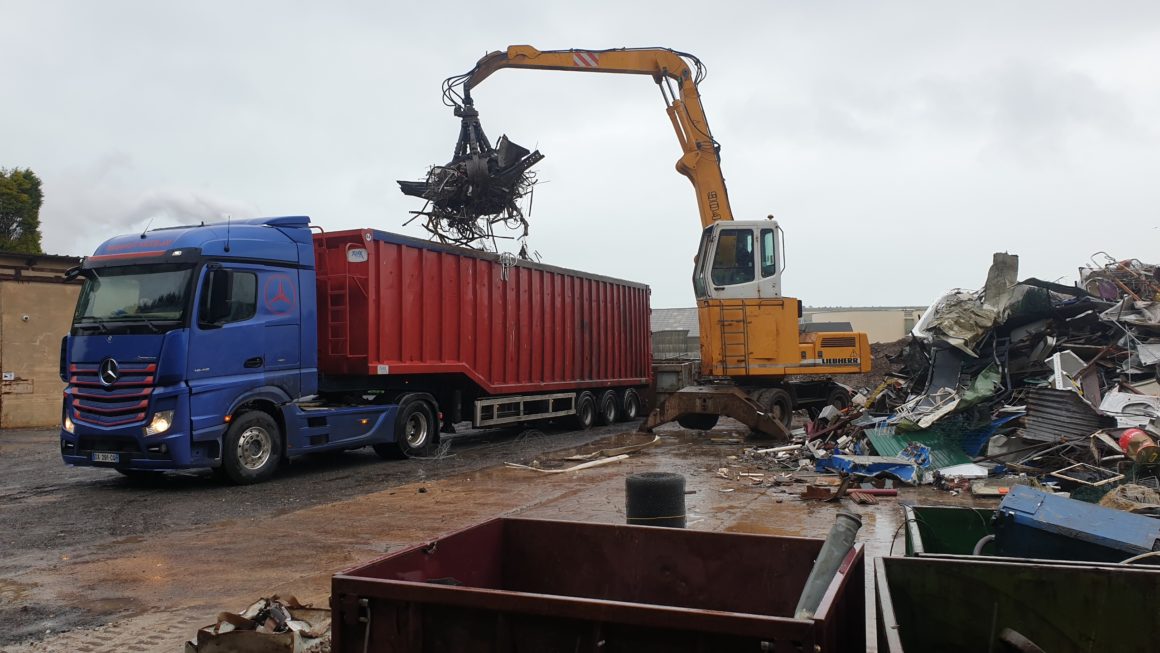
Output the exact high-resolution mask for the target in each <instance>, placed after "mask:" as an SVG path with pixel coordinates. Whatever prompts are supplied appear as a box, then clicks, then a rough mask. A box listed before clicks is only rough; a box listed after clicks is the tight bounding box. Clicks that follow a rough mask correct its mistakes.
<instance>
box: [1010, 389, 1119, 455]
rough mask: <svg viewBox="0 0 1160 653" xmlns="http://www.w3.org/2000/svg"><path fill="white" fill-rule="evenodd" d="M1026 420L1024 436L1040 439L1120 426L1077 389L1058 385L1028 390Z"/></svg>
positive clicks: (1081, 434)
mask: <svg viewBox="0 0 1160 653" xmlns="http://www.w3.org/2000/svg"><path fill="white" fill-rule="evenodd" d="M1026 423H1027V428H1025V429H1024V430H1023V437H1025V438H1028V439H1030V440H1036V441H1040V442H1055V441H1057V440H1059V439H1060V438H1076V437H1083V436H1085V435H1091V434H1092V433H1095V432H1096V431H1098V430H1100V429H1102V428H1115V426H1116V420H1114V419H1112V418H1111V417H1107V416H1105V415H1100V414H1099V413H1098V412H1096V409H1094V408H1092V407H1091V405H1089V404H1088V403H1087V402H1086V401H1084V400H1083V398H1082V397H1080V396H1079V395H1078V394H1076V393H1075V392H1072V391H1071V390H1056V389H1054V388H1032V389H1031V390H1029V391H1028V392H1027V418H1026Z"/></svg>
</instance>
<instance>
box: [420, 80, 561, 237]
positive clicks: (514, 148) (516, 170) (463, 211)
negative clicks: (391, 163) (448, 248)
mask: <svg viewBox="0 0 1160 653" xmlns="http://www.w3.org/2000/svg"><path fill="white" fill-rule="evenodd" d="M453 106H454V108H455V115H456V116H458V117H459V118H460V128H459V140H458V141H457V142H456V144H455V151H454V153H453V155H452V157H451V161H450V162H448V163H447V164H445V165H437V166H432V167H431V168H430V169H429V170H428V171H427V178H426V179H425V180H423V181H399V188H400V190H402V191H403V193H404V194H405V195H411V196H413V197H419V198H422V199H425V200H427V203H426V204H425V205H424V207H423V208H422V209H421V210H419V211H412V213H413V214H414V215H415V217H413V218H411V220H408V221H407V224H409V223H410V222H411V221H413V220H415V219H416V218H420V217H422V218H424V223H423V227H424V228H425V229H426V230H427V231H428V232H430V233H431V235H432V236H433V237H434V238H435V239H436V240H439V241H440V242H444V243H448V244H452V245H460V246H465V247H477V248H486V245H487V244H488V241H490V245H491V249H492V250H493V251H498V246H497V243H496V239H497V238H518V239H519V240H520V241H521V244H522V246H521V249H520V257H521V258H528V254H527V243H526V241H525V239H526V238H527V235H528V221H527V218H526V216H525V213H524V210H523V208H522V207H521V205H520V204H521V201H522V200H523V199H524V198H525V197H527V198H528V213H529V214H530V213H531V193H532V188H533V187H534V186H535V183H536V177H535V174H534V173H532V172H531V171H530V168H531V167H532V166H534V165H535V164H537V163H539V162H540V160H541V159H543V158H544V155H543V154H540V152H539V151H535V152H532V151H529V150H528V149H527V148H524V147H521V146H519V145H517V144H515V143H513V142H512V141H510V140H509V139H508V137H507V136H501V137H500V139H499V141H498V142H497V143H496V145H495V146H494V147H493V146H492V144H491V142H490V141H489V140H488V138H487V135H486V134H484V132H483V127H482V126H481V125H480V122H479V112H478V111H477V110H476V109H475V107H474V106H472V105H471V104H470V103H465V104H462V105H460V104H459V103H458V102H456V103H455V104H454V105H453ZM499 227H502V228H505V229H507V230H509V231H515V232H517V234H518V235H515V236H512V235H505V234H502V233H497V228H499Z"/></svg>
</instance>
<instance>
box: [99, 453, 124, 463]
mask: <svg viewBox="0 0 1160 653" xmlns="http://www.w3.org/2000/svg"><path fill="white" fill-rule="evenodd" d="M93 462H95V463H119V462H121V454H119V453H101V452H99V451H96V452H93Z"/></svg>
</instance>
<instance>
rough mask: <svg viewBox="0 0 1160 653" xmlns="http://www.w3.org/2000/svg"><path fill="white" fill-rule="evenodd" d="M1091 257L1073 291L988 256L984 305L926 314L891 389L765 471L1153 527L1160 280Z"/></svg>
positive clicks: (1011, 260) (956, 302)
mask: <svg viewBox="0 0 1160 653" xmlns="http://www.w3.org/2000/svg"><path fill="white" fill-rule="evenodd" d="M1097 256H1100V257H1102V258H1101V259H1100V260H1098V261H1097V260H1095V259H1093V262H1092V263H1091V264H1089V265H1087V266H1085V267H1083V268H1081V269H1080V271H1079V279H1078V282H1077V283H1076V284H1075V285H1073V286H1069V285H1064V284H1060V283H1053V282H1047V281H1041V280H1039V279H1035V278H1030V279H1025V280H1023V281H1018V280H1017V279H1018V277H1017V274H1018V257H1017V256H1014V255H1009V254H1003V253H999V254H995V255H994V260H993V264H992V266H991V268H990V270H989V272H988V274H987V280H986V283H985V285H984V287H983V288H982V289H981V290H977V291H970V290H962V289H955V290H951V291H949V292H947V293H946V294H944V295H943V296H942V297H940V298H938V300H937V301H935V302H934V303H933V304H932V305H931V306H930V307H929V308H928V309H927V311H926V312H925V314H924V315H923V316H922V318H921V319H920V321H919V322H918V323H917V325H916V326H915V328H914V330H913V331H912V334H911V337H910V340H909V342H907V343H906V344H905V346H904V347H902V349H901V351H899V352H898V353H897V354H896V355H895V356H893V357H892V362H893V365H894V368H895V369H894V370H893V371H892V372H891V373H889V374H888V375H887V376H886V378H885V380H884V381H882V382H881V383H879V384H878V385H877V386H875V387H867V388H863V389H861V390H860V391H859V392H857V393H856V394H855V396H854V398H853V405H852V406H851V407H850V408H849V409H846V410H845V411H838V410H836V409H833V408H827V409H826V410H825V411H823V413H822V414H821V415H819V416H818V418H817V419H815V420H814V421H811V422H809V423H808V424H807V425H806V427H805V428H804V429H799V431H798V432H797V435H798V438H799V440H800V442H801V446H800V447H799V448H794V447H789V448H779V449H777V450H774V451H776V453H775V454H774V455H775V456H776V461H774V460H771V461H770V462H771V463H774V466H775V467H780V468H782V469H785V468H801V467H805V466H807V465H808V466H810V467H813V468H814V469H813V471H816V472H829V473H838V474H840V475H844V476H851V477H853V478H855V479H858V478H861V479H864V480H865V479H883V478H889V479H892V481H895V482H902V483H904V484H918V483H935V484H936V485H938V486H939V487H943V488H944V489H947V490H950V491H952V492H956V493H957V492H960V491H971V492H974V493H975V494H978V495H992V496H997V495H1002V494H1006V492H1007V491H1008V489H1009V487H1010V486H1011V485H1014V484H1021V485H1033V486H1040V487H1044V488H1046V489H1048V490H1066V491H1070V492H1072V494H1073V496H1075V497H1076V498H1085V499H1087V500H1090V501H1097V500H1101V497H1102V498H1103V499H1102V500H1103V502H1104V504H1105V505H1115V506H1118V507H1120V508H1121V509H1129V510H1133V511H1136V512H1160V494H1157V492H1156V491H1155V490H1156V488H1157V485H1158V483H1157V471H1156V465H1157V464H1158V463H1160V448H1158V447H1157V439H1158V438H1160V379H1158V372H1160V267H1158V266H1156V265H1153V264H1148V263H1144V262H1141V261H1139V260H1136V259H1130V260H1117V259H1114V258H1112V257H1110V256H1108V255H1106V254H1103V253H1100V254H1098V255H1097ZM788 449H792V450H788ZM1105 495H1106V496H1105Z"/></svg>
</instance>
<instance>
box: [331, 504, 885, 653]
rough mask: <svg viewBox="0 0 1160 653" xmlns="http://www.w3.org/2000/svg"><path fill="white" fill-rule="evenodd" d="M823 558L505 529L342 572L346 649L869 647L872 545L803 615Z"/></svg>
mask: <svg viewBox="0 0 1160 653" xmlns="http://www.w3.org/2000/svg"><path fill="white" fill-rule="evenodd" d="M821 547H822V540H820V539H809V538H799V537H774V536H768V535H749V534H741V533H710V532H701V531H690V530H685V529H676V528H659V527H651V526H624V525H616V524H590V523H581V522H565V521H550V520H537V519H513V518H499V519H493V520H491V521H487V522H484V523H482V524H479V525H477V526H473V527H470V528H467V529H465V530H462V531H459V532H457V533H453V534H451V535H448V536H445V537H442V538H440V539H438V540H435V541H433V542H430V543H428V544H424V545H420V546H415V547H411V548H408V549H405V550H401V551H399V552H397V553H393V554H390V555H387V556H385V557H382V558H379V559H378V560H375V561H373V562H371V563H368V564H365V565H363V566H360V567H356V568H354V569H350V570H348V571H345V572H342V573H339V574H337V575H335V576H334V578H333V583H332V592H331V606H332V608H333V610H334V613H335V614H334V619H333V622H332V623H333V625H332V634H333V650H334V651H339V652H350V653H354V652H356V651H364V650H366V651H377V652H381V653H386V652H391V653H401V652H410V651H416V652H417V651H423V652H442V651H496V652H499V651H568V652H570V653H571V652H574V651H601V652H606V651H634V652H637V651H666V652H673V651H715V652H716V651H794V652H795V653H799V652H802V651H806V652H811V651H861V650H865V648H866V647H865V630H866V627H865V624H866V616H865V595H864V589H865V580H864V576H865V574H864V559H863V551H862V545H860V544H859V545H856V546H855V547H854V549H853V550H851V551H850V554H849V555H848V556H847V557H846V559H845V561H844V562H843V564H842V567H841V569H840V570H839V572H838V574H837V575H836V576H835V578H834V579H833V581H832V582H831V583H830V586H829V588H828V589H827V591H826V593H825V596H824V598H823V599H822V602H821V605H820V606H819V609H818V611H817V613H816V615H815V617H814V618H813V619H794V618H793V612H794V608H795V606H796V604H797V600H798V596H799V594H800V593H801V591H802V589H803V587H804V586H805V582H806V578H807V576H809V573H810V568H811V567H812V566H813V561H814V558H815V557H816V556H817V554H818V552H819V550H820V549H821ZM815 647H816V648H815Z"/></svg>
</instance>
